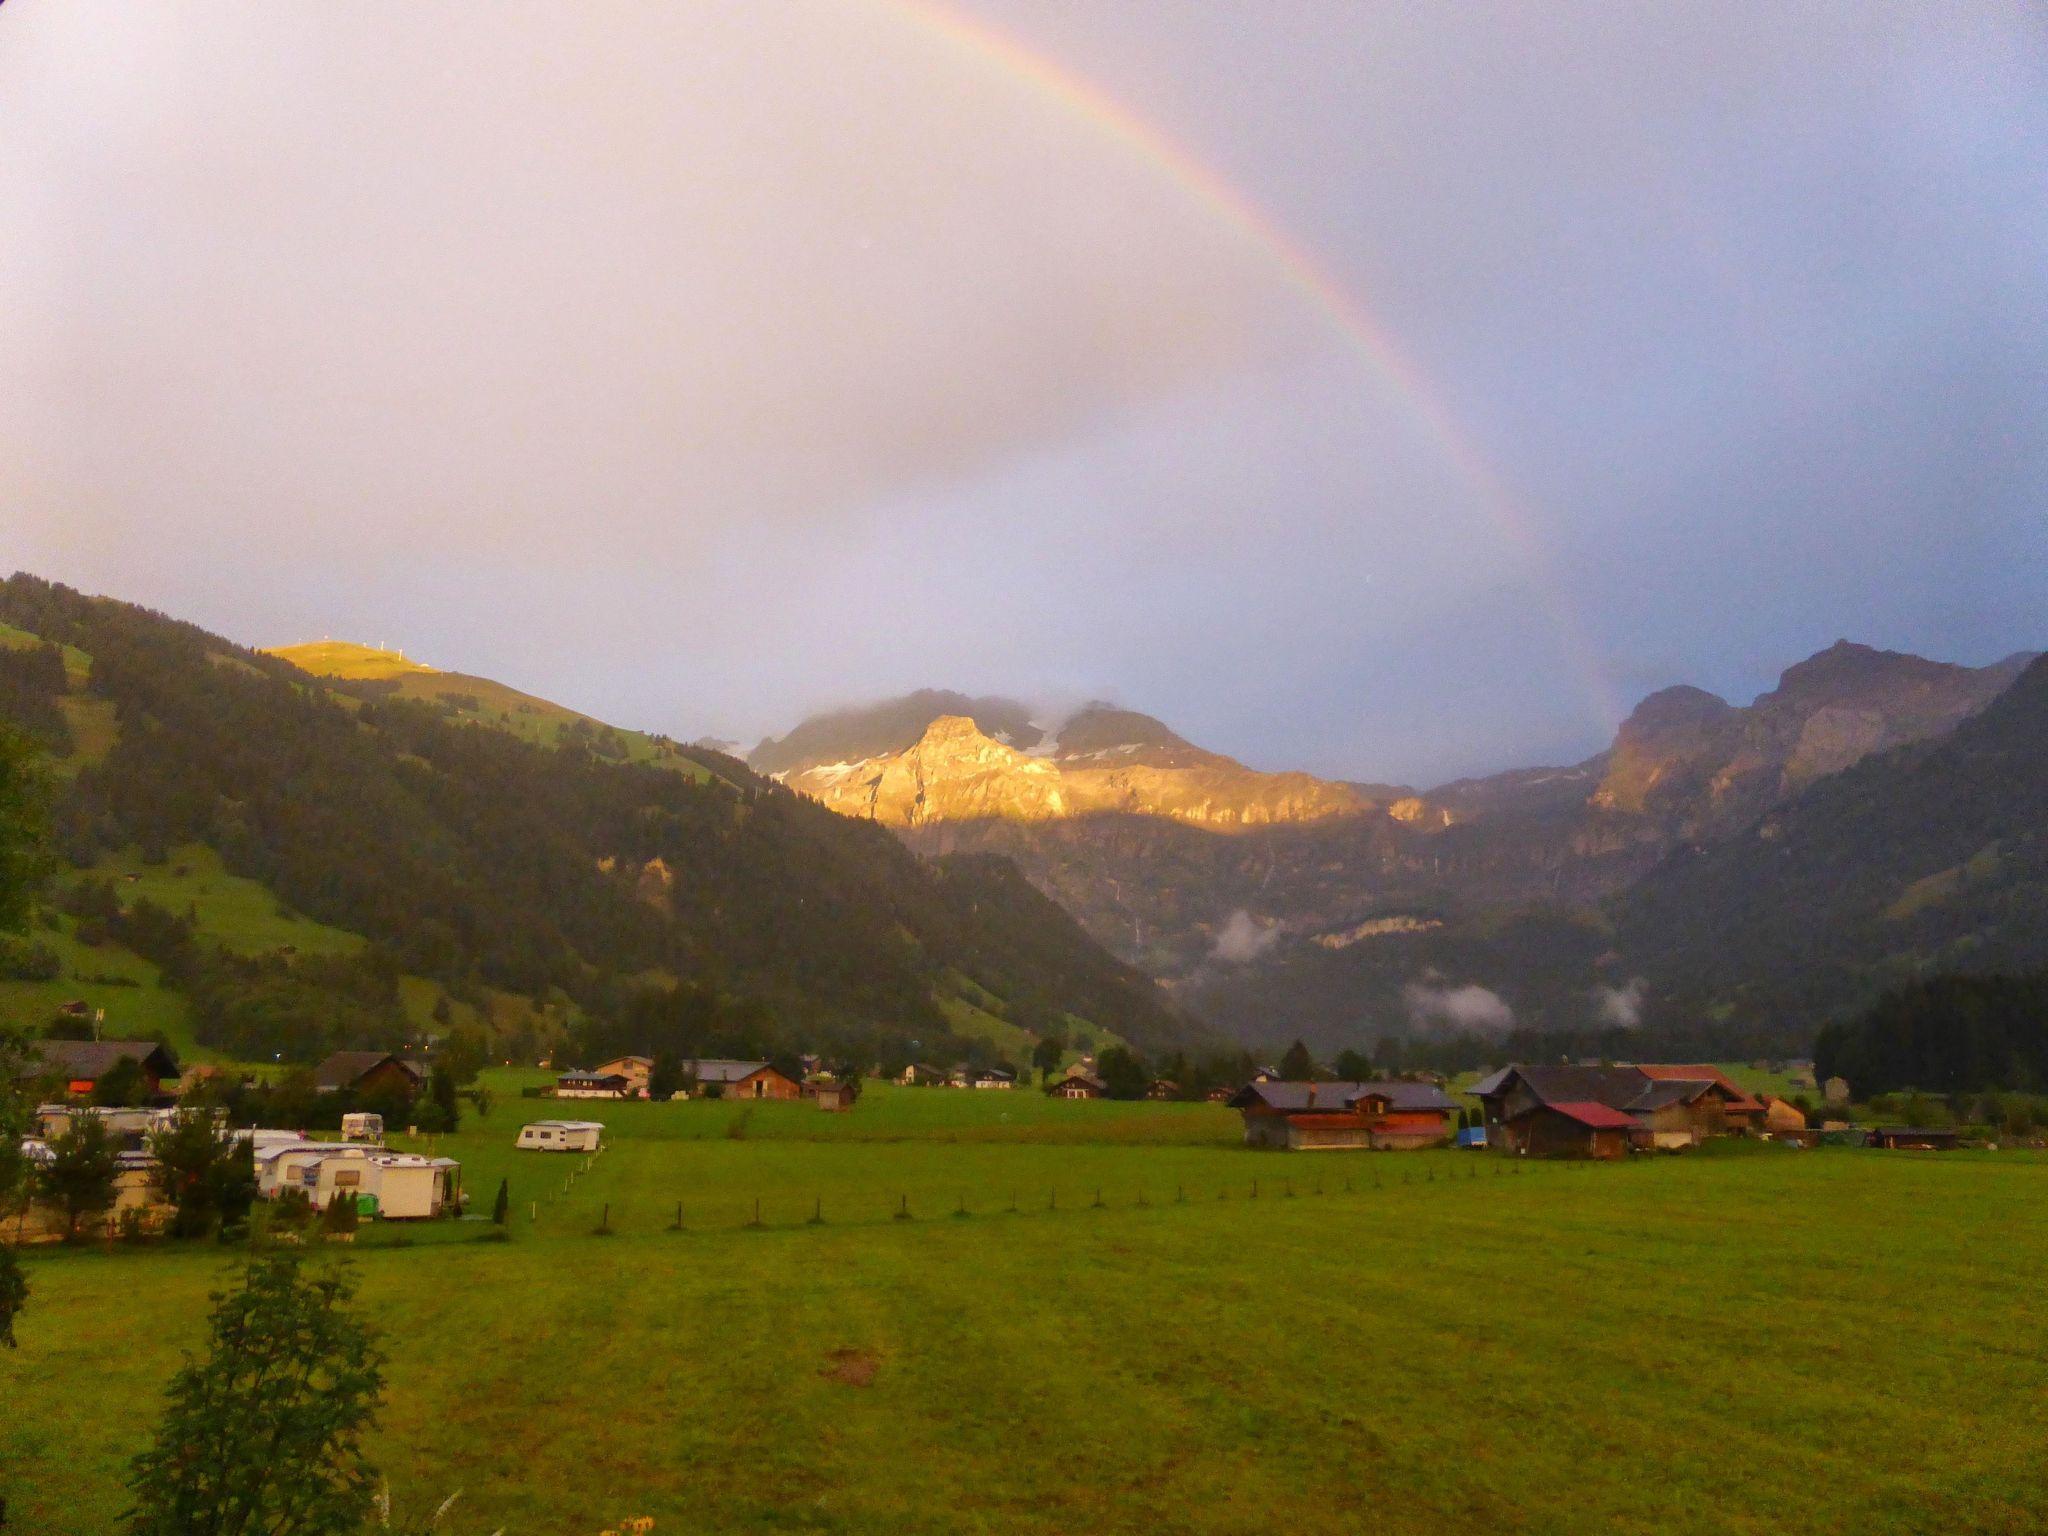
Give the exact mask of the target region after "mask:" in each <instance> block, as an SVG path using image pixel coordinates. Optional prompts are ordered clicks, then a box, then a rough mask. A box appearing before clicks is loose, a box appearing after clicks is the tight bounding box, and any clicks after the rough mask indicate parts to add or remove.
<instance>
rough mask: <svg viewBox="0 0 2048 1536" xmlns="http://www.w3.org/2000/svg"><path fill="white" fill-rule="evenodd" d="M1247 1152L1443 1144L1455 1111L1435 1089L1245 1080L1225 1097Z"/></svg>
mask: <svg viewBox="0 0 2048 1536" xmlns="http://www.w3.org/2000/svg"><path fill="white" fill-rule="evenodd" d="M1228 1102H1229V1104H1230V1107H1231V1108H1232V1109H1235V1110H1239V1111H1241V1112H1242V1113H1243V1115H1244V1141H1245V1145H1246V1146H1248V1147H1275V1148H1282V1149H1285V1150H1288V1151H1294V1152H1309V1151H1380V1152H1385V1151H1396V1150H1402V1149H1412V1148H1417V1147H1437V1146H1442V1145H1443V1144H1444V1143H1445V1142H1447V1141H1449V1140H1450V1139H1451V1133H1452V1132H1453V1131H1454V1130H1455V1129H1456V1117H1457V1113H1458V1106H1457V1105H1456V1104H1454V1103H1452V1102H1451V1100H1450V1098H1449V1097H1448V1096H1447V1095H1446V1094H1445V1093H1444V1091H1443V1090H1442V1089H1441V1088H1438V1087H1437V1086H1436V1085H1435V1084H1433V1083H1407V1082H1395V1081H1383V1082H1366V1083H1284V1082H1263V1083H1261V1082H1251V1083H1247V1084H1245V1086H1244V1087H1242V1088H1240V1089H1239V1090H1238V1091H1237V1092H1236V1093H1235V1094H1233V1095H1232V1096H1231V1098H1230V1099H1229V1101H1228Z"/></svg>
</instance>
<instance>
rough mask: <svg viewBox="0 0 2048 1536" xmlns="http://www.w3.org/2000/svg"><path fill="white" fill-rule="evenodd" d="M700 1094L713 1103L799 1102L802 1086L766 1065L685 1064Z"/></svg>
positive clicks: (719, 1062) (710, 1062)
mask: <svg viewBox="0 0 2048 1536" xmlns="http://www.w3.org/2000/svg"><path fill="white" fill-rule="evenodd" d="M684 1065H685V1066H686V1067H687V1068H688V1070H689V1072H690V1074H691V1076H693V1077H694V1078H695V1079H696V1080H697V1088H698V1091H699V1092H701V1093H703V1094H704V1095H705V1097H707V1098H713V1099H800V1098H802V1097H803V1092H804V1091H803V1085H802V1084H800V1083H799V1082H797V1080H796V1079H795V1078H793V1077H785V1076H784V1075H783V1074H782V1073H780V1072H778V1071H776V1070H775V1068H774V1067H772V1066H770V1065H769V1064H768V1063H767V1062H765V1061H725V1060H699V1061H692V1062H686V1063H684Z"/></svg>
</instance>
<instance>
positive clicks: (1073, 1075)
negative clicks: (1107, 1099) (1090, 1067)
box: [1052, 1067, 1109, 1088]
mask: <svg viewBox="0 0 2048 1536" xmlns="http://www.w3.org/2000/svg"><path fill="white" fill-rule="evenodd" d="M1061 1083H1086V1084H1087V1085H1088V1086H1089V1087H1090V1088H1106V1087H1108V1086H1109V1085H1108V1084H1107V1083H1105V1082H1103V1080H1102V1079H1101V1078H1099V1077H1097V1076H1096V1075H1095V1074H1094V1073H1093V1072H1086V1071H1083V1070H1082V1069H1081V1068H1079V1067H1070V1068H1069V1069H1068V1070H1067V1071H1065V1072H1062V1073H1061V1074H1060V1075H1059V1076H1058V1077H1056V1078H1054V1079H1053V1080H1052V1086H1053V1087H1055V1088H1057V1087H1059V1085H1060V1084H1061Z"/></svg>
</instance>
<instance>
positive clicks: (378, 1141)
mask: <svg viewBox="0 0 2048 1536" xmlns="http://www.w3.org/2000/svg"><path fill="white" fill-rule="evenodd" d="M341 1139H342V1140H343V1141H360V1142H365V1143H367V1144H369V1145H370V1146H373V1147H381V1146H383V1145H384V1117H383V1116H382V1115H378V1114H372V1113H371V1112H370V1111H369V1110H366V1109H364V1110H356V1111H354V1112H353V1113H350V1114H346V1115H343V1116H342V1117H341Z"/></svg>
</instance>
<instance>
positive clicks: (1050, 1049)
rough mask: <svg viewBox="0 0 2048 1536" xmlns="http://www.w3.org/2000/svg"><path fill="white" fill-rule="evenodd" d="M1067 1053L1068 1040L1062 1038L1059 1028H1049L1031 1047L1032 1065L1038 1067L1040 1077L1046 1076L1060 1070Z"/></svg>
mask: <svg viewBox="0 0 2048 1536" xmlns="http://www.w3.org/2000/svg"><path fill="white" fill-rule="evenodd" d="M1066 1054H1067V1042H1066V1041H1064V1040H1062V1039H1061V1038H1060V1036H1059V1031H1058V1030H1052V1029H1049V1030H1047V1031H1046V1032H1045V1033H1044V1034H1042V1035H1040V1036H1039V1037H1038V1040H1037V1043H1035V1044H1034V1045H1033V1046H1032V1047H1031V1065H1033V1066H1034V1067H1036V1068H1038V1075H1039V1076H1040V1077H1046V1076H1049V1075H1050V1074H1052V1073H1054V1072H1057V1071H1059V1069H1060V1062H1061V1061H1062V1060H1063V1059H1064V1058H1065V1056H1066Z"/></svg>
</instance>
